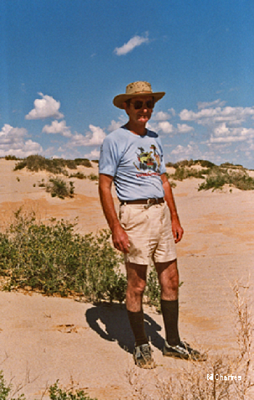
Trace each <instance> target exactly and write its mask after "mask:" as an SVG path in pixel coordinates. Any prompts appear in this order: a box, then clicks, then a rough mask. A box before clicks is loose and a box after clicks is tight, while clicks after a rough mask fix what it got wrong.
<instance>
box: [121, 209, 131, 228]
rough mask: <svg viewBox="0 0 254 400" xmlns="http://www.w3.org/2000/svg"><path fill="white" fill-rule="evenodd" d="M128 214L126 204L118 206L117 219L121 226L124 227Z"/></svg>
mask: <svg viewBox="0 0 254 400" xmlns="http://www.w3.org/2000/svg"><path fill="white" fill-rule="evenodd" d="M128 215H129V207H127V206H126V205H122V206H120V209H119V221H120V224H121V225H122V227H123V228H125V227H126V224H127V222H128Z"/></svg>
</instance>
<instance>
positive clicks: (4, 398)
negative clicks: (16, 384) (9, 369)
mask: <svg viewBox="0 0 254 400" xmlns="http://www.w3.org/2000/svg"><path fill="white" fill-rule="evenodd" d="M11 391H12V386H11V385H8V384H7V383H6V382H5V380H4V376H3V372H2V371H0V400H25V397H24V395H23V394H22V395H20V396H19V397H17V398H14V397H13V396H11Z"/></svg>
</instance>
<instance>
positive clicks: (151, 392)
mask: <svg viewBox="0 0 254 400" xmlns="http://www.w3.org/2000/svg"><path fill="white" fill-rule="evenodd" d="M248 289H249V286H248V285H246V286H243V285H241V284H240V283H239V282H236V283H235V284H234V285H233V287H232V290H233V293H234V299H235V321H236V322H235V325H236V337H237V345H238V346H237V352H236V353H235V354H232V355H227V356H225V355H218V356H216V355H215V356H211V355H209V357H208V359H207V361H206V362H200V363H197V362H196V363H195V362H186V367H184V368H181V369H180V368H179V369H178V370H177V371H175V373H174V375H172V376H171V377H170V378H169V379H166V380H161V379H160V378H159V377H158V374H157V372H156V370H153V371H149V372H148V373H147V372H145V374H144V371H143V370H138V369H137V367H132V368H130V369H129V370H128V371H127V379H128V382H129V384H130V387H131V388H132V392H133V398H135V399H138V400H251V399H253V392H252V394H251V389H252V387H253V386H254V383H253V366H252V359H253V321H252V318H251V313H250V299H249V297H248ZM152 381H153V385H151V382H152ZM149 382H150V387H148V383H149Z"/></svg>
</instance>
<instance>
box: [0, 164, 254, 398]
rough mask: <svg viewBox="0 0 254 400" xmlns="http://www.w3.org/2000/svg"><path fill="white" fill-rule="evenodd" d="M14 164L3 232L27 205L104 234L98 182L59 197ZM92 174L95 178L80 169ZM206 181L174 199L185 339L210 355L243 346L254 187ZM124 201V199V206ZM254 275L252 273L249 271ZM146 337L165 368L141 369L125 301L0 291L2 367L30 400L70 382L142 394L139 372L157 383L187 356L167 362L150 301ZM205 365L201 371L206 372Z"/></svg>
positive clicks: (6, 177)
mask: <svg viewBox="0 0 254 400" xmlns="http://www.w3.org/2000/svg"><path fill="white" fill-rule="evenodd" d="M14 165H15V162H14V161H6V160H3V159H1V160H0V173H1V184H0V199H1V200H0V215H1V219H0V221H1V222H0V229H2V230H3V229H5V227H7V226H8V225H9V223H10V221H11V219H12V218H13V212H14V211H16V210H17V209H18V208H19V207H21V206H22V207H23V210H27V211H29V212H30V211H34V212H35V213H36V215H37V217H38V218H40V219H41V220H42V221H48V220H49V219H50V218H52V217H55V218H57V219H61V218H63V219H68V220H69V221H71V222H74V221H75V219H76V218H77V217H78V225H77V230H78V232H80V233H82V234H83V233H88V232H95V233H96V232H98V231H99V230H100V229H102V228H106V227H107V224H106V221H105V219H104V217H103V213H102V211H101V207H100V203H99V198H98V185H97V183H96V182H92V181H90V180H88V179H86V180H78V179H74V178H73V179H72V181H74V182H75V197H74V198H73V199H65V200H61V199H58V198H52V197H51V196H50V194H49V193H46V192H45V189H44V188H40V187H38V182H40V181H41V180H42V179H45V180H47V177H48V176H49V174H47V173H46V172H40V173H31V172H28V171H26V170H21V171H15V172H14V171H13V167H14ZM79 170H80V171H82V172H84V173H85V174H86V175H88V174H90V173H91V172H93V173H95V174H97V173H98V170H97V165H96V164H93V168H92V169H87V168H84V167H79ZM200 182H201V180H197V179H188V180H185V181H183V182H177V187H176V188H175V189H174V195H175V200H176V203H177V208H178V212H179V215H180V218H181V223H182V225H183V227H184V230H185V234H184V238H183V240H182V241H181V242H180V243H179V244H178V245H177V251H178V265H179V271H180V280H181V281H182V282H183V284H182V286H181V287H180V321H179V326H180V332H181V337H182V339H184V340H187V341H188V342H189V343H191V344H193V345H195V346H196V347H198V348H200V349H203V350H206V351H207V350H208V354H209V355H211V356H213V355H221V354H222V355H223V354H227V355H228V354H229V355H230V354H233V353H234V351H235V349H236V347H237V346H236V335H235V314H234V312H233V308H234V307H233V303H234V295H233V291H232V288H231V285H232V284H233V283H234V281H235V280H237V279H238V280H239V279H240V280H242V282H243V283H244V284H246V283H247V282H249V285H250V289H249V293H250V297H252V294H253V274H252V270H253V266H254V261H253V260H254V246H253V243H254V191H249V192H243V191H239V190H237V189H232V190H231V189H229V188H225V189H224V190H223V191H216V192H212V191H207V192H204V191H202V192H198V190H197V188H198V184H199V183H200ZM117 205H118V202H117V199H116V206H117ZM251 274H252V275H251ZM144 311H145V316H146V328H147V333H148V335H149V336H150V337H151V340H152V348H153V350H154V353H153V354H154V358H155V360H156V363H157V365H158V366H157V368H156V369H155V370H151V371H144V370H140V369H138V368H137V367H134V366H133V359H132V354H131V350H132V348H133V337H132V333H131V331H130V328H129V325H128V321H127V318H126V312H125V308H124V305H119V304H114V305H112V306H109V305H107V304H101V305H93V304H88V303H82V302H78V301H75V300H74V299H64V298H59V297H46V296H42V295H40V294H36V293H33V294H31V293H19V292H12V293H7V292H0V344H1V346H0V370H3V372H4V376H5V379H6V381H7V382H11V383H12V385H13V388H14V389H15V388H16V389H20V391H19V393H25V395H26V397H27V399H29V400H34V399H41V398H44V399H48V395H47V393H46V389H47V387H48V386H49V385H52V384H54V383H55V382H56V380H57V379H59V384H60V386H62V387H72V386H74V387H76V388H80V389H84V390H85V392H87V393H88V394H89V395H90V396H91V397H97V398H98V399H99V400H106V399H112V400H117V399H132V398H133V399H134V398H138V397H137V395H136V394H135V384H134V383H135V382H136V381H135V379H137V375H138V376H139V377H140V379H143V380H144V381H145V382H146V390H148V391H149V384H151V392H152V390H153V389H152V384H153V382H155V380H156V378H159V379H164V378H168V377H170V376H171V375H172V374H174V373H175V371H176V370H178V369H179V368H181V367H182V366H184V365H186V362H185V361H180V360H174V359H170V358H163V356H162V354H161V348H162V346H163V338H164V329H163V324H162V318H161V315H159V314H157V313H156V312H155V310H153V309H151V308H149V307H148V306H145V308H144ZM206 373H207V371H206V370H205V367H204V371H203V374H204V375H205V374H206Z"/></svg>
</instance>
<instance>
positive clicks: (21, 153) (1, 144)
mask: <svg viewBox="0 0 254 400" xmlns="http://www.w3.org/2000/svg"><path fill="white" fill-rule="evenodd" d="M25 136H27V130H26V129H25V128H13V127H12V126H11V125H8V124H5V125H4V126H3V128H2V130H1V132H0V157H4V156H5V155H9V154H10V155H14V156H16V157H27V156H29V155H31V154H38V153H41V152H42V151H43V149H42V147H41V145H40V144H39V143H36V142H33V141H32V140H30V139H29V140H27V141H25V140H24V137H25Z"/></svg>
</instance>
